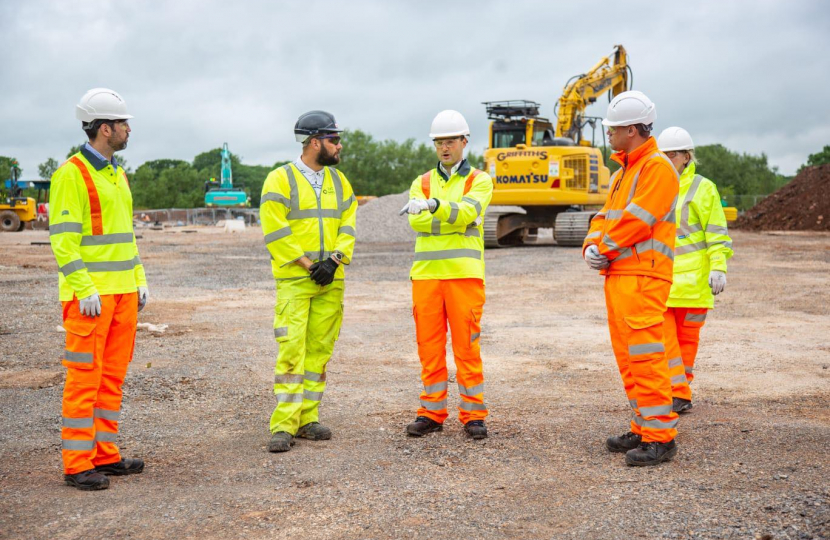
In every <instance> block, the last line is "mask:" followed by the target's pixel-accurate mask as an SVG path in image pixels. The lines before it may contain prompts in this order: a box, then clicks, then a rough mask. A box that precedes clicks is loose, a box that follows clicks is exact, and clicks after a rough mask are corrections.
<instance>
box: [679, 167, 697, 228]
mask: <svg viewBox="0 0 830 540" xmlns="http://www.w3.org/2000/svg"><path fill="white" fill-rule="evenodd" d="M702 181H703V177H702V176H700V175H699V174H698V175H695V178H694V180H692V185H691V186H689V191H687V192H686V198H685V199H683V208H682V209H681V210H680V224H679V225H678V226H677V234H678V236H688V235H690V234H693V233H694V232H695V229H692V227H691V225H690V224H689V206H690V205H691V204H692V200H693V199H694V198H695V194H696V193H697V188H698V187H699V186H700V183H701V182H702ZM696 230H698V231H699V230H701V227H700V225H698V226H697V229H696Z"/></svg>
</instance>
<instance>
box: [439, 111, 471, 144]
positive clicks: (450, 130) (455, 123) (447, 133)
mask: <svg viewBox="0 0 830 540" xmlns="http://www.w3.org/2000/svg"><path fill="white" fill-rule="evenodd" d="M459 135H464V136H465V137H469V136H470V127H469V126H468V125H467V121H466V120H464V116H462V114H461V113H460V112H458V111H450V110H447V111H441V112H439V113H438V116H436V117H435V120H433V121H432V127H430V128H429V136H430V138H431V139H437V138H439V137H458V136H459Z"/></svg>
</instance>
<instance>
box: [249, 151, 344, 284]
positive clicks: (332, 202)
mask: <svg viewBox="0 0 830 540" xmlns="http://www.w3.org/2000/svg"><path fill="white" fill-rule="evenodd" d="M259 216H260V220H261V221H262V233H263V234H264V235H265V245H266V247H267V248H268V252H269V253H270V254H271V271H272V273H273V274H274V278H275V279H278V280H280V279H302V278H307V277H309V273H308V271H306V270H305V269H304V268H303V267H301V266H300V265H298V264H292V263H294V262H295V261H297V260H298V259H300V258H301V257H303V256H306V257H308V258H309V259H311V260H312V261H321V260H324V259H327V258H329V257H331V254H332V253H335V252H338V253H340V254H341V255H342V256H343V258H342V262H343V264H341V265H340V267H339V268H338V269H337V272H336V273H335V275H334V279H343V278H344V276H345V272H344V267H345V265H347V264H349V263H350V262H351V259H352V253H353V252H354V243H355V219H356V216H357V199H356V198H355V196H354V192H353V191H352V186H351V184H350V183H349V181H348V180H347V179H346V176H345V175H344V174H343V173H342V172H340V171H338V170H337V169H334V168H332V167H326V168H325V173H324V174H323V185H322V189H321V190H320V195H317V192H316V191H314V187H312V185H311V182H309V181H308V180H307V179H306V178H305V176H303V173H302V172H300V170H299V169H298V168H297V167H296V166H295V165H294V164H293V163H292V164H287V165H283V166H282V167H279V168H277V169H275V170H273V171H271V173H270V174H268V177H267V178H266V179H265V183H264V184H263V186H262V198H261V199H260V207H259Z"/></svg>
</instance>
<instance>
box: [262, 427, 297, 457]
mask: <svg viewBox="0 0 830 540" xmlns="http://www.w3.org/2000/svg"><path fill="white" fill-rule="evenodd" d="M292 446H294V436H293V435H291V434H290V433H288V432H286V431H278V432H276V433H274V434H273V435H272V436H271V440H270V441H269V442H268V451H269V452H288V451H289V450H291V447H292Z"/></svg>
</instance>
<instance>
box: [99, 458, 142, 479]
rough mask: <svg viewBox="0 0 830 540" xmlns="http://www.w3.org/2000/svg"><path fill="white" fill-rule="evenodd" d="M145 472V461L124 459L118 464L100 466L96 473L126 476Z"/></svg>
mask: <svg viewBox="0 0 830 540" xmlns="http://www.w3.org/2000/svg"><path fill="white" fill-rule="evenodd" d="M143 470H144V461H142V460H140V459H137V458H127V459H122V460H121V461H118V462H116V463H108V464H106V465H98V466H97V467H95V472H99V473H101V474H111V475H112V476H124V475H125V474H138V473H140V472H141V471H143Z"/></svg>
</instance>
